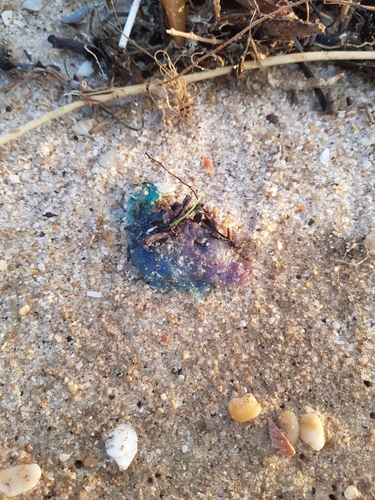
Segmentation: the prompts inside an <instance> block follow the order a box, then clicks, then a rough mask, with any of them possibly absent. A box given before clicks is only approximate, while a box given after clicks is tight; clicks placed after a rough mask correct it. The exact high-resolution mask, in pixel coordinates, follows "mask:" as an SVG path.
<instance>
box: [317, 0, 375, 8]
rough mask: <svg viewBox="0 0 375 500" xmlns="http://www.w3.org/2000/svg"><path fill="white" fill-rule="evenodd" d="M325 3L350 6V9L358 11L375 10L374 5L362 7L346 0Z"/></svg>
mask: <svg viewBox="0 0 375 500" xmlns="http://www.w3.org/2000/svg"><path fill="white" fill-rule="evenodd" d="M325 3H329V4H333V5H349V6H350V7H356V8H357V9H358V8H360V9H365V10H375V7H373V6H372V5H362V4H359V3H356V2H347V1H345V0H325Z"/></svg>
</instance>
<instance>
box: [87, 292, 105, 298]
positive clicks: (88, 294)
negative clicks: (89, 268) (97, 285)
mask: <svg viewBox="0 0 375 500" xmlns="http://www.w3.org/2000/svg"><path fill="white" fill-rule="evenodd" d="M102 295H103V294H102V292H95V291H94V290H89V291H88V292H87V296H88V297H95V298H96V299H100V297H102Z"/></svg>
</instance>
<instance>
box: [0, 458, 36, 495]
mask: <svg viewBox="0 0 375 500" xmlns="http://www.w3.org/2000/svg"><path fill="white" fill-rule="evenodd" d="M41 474H42V471H41V470H40V467H39V465H37V464H24V465H16V466H15V467H10V468H9V469H5V470H3V471H1V472H0V491H1V492H2V493H4V495H6V496H7V497H8V498H11V497H16V496H17V495H21V494H22V493H25V492H26V491H29V490H31V488H34V486H35V485H36V484H37V483H38V481H39V479H40V476H41Z"/></svg>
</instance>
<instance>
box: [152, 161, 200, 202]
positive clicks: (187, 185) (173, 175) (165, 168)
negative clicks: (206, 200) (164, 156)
mask: <svg viewBox="0 0 375 500" xmlns="http://www.w3.org/2000/svg"><path fill="white" fill-rule="evenodd" d="M146 155H147V156H148V157H149V158H150V160H152V161H153V162H154V163H156V164H157V165H159V167H161V168H163V169H164V170H165V171H166V172H168V174H169V175H171V176H172V177H174V178H175V179H177V180H178V181H180V182H181V183H182V184H184V186H186V187H188V188H189V189H190V191H191V192H192V193H193V194H194V196H195V197H196V198H197V200H199V197H198V195H197V192H196V191H195V189H194V188H192V187H191V186H189V184H187V183H186V182H185V181H184V180H183V179H181V177H178V175H176V174H174V173H173V172H171V171H170V170H168V169H167V167H165V166H164V165H163V164H162V162H161V161H159V160H157V159H156V158H154V157H153V156H152V155H150V153H149V152H148V151H146Z"/></svg>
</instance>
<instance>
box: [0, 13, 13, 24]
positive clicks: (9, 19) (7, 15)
mask: <svg viewBox="0 0 375 500" xmlns="http://www.w3.org/2000/svg"><path fill="white" fill-rule="evenodd" d="M1 19H2V20H3V23H4V24H5V26H9V25H10V24H11V22H12V19H13V11H12V10H4V12H2V14H1Z"/></svg>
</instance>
